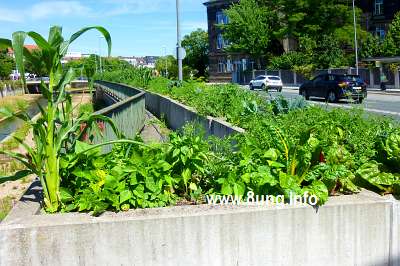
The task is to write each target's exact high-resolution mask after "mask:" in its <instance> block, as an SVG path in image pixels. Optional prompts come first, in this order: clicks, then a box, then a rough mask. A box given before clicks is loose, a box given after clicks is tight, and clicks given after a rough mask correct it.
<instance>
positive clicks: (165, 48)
mask: <svg viewBox="0 0 400 266" xmlns="http://www.w3.org/2000/svg"><path fill="white" fill-rule="evenodd" d="M163 48H164V59H165V77H166V78H168V58H167V46H165V45H164V46H163Z"/></svg>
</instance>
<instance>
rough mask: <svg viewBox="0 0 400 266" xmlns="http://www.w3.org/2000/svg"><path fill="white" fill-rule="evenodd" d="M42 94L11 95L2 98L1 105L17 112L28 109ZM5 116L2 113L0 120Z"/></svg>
mask: <svg viewBox="0 0 400 266" xmlns="http://www.w3.org/2000/svg"><path fill="white" fill-rule="evenodd" d="M39 97H40V96H37V95H21V96H9V97H5V98H2V99H0V107H2V108H7V109H8V110H10V111H12V112H14V113H16V112H19V111H26V110H27V109H28V107H29V106H30V105H31V104H33V103H35V102H36V101H37V100H38V99H39ZM3 118H4V115H2V114H0V120H1V119H3Z"/></svg>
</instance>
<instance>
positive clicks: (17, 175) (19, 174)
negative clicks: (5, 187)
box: [0, 170, 32, 184]
mask: <svg viewBox="0 0 400 266" xmlns="http://www.w3.org/2000/svg"><path fill="white" fill-rule="evenodd" d="M30 174H32V171H30V170H21V171H18V172H16V173H15V174H14V175H12V176H0V184H2V183H4V182H7V181H15V180H19V179H22V178H24V177H26V176H28V175H30Z"/></svg>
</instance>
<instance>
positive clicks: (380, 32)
mask: <svg viewBox="0 0 400 266" xmlns="http://www.w3.org/2000/svg"><path fill="white" fill-rule="evenodd" d="M375 34H376V36H378V37H379V38H381V39H384V38H385V35H386V31H385V25H384V24H377V25H376V26H375Z"/></svg>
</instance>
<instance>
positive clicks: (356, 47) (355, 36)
mask: <svg viewBox="0 0 400 266" xmlns="http://www.w3.org/2000/svg"><path fill="white" fill-rule="evenodd" d="M354 2H355V0H353V20H354V50H355V53H356V74H357V75H358V74H359V73H358V42H357V21H356V6H355V3H354Z"/></svg>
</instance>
